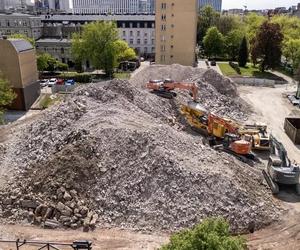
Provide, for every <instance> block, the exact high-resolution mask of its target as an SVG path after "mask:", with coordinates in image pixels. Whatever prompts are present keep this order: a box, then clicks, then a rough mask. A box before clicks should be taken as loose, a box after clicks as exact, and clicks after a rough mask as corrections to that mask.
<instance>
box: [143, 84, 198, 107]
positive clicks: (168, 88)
mask: <svg viewBox="0 0 300 250" xmlns="http://www.w3.org/2000/svg"><path fill="white" fill-rule="evenodd" d="M146 87H147V88H148V89H151V90H152V93H154V94H156V95H158V96H161V97H164V98H168V99H172V98H173V97H176V96H177V94H176V93H175V92H173V90H175V89H186V90H189V91H190V92H191V95H192V97H193V100H194V102H197V98H198V86H197V84H196V83H183V82H175V81H173V80H171V79H166V80H164V81H163V80H152V81H149V82H148V83H147V85H146Z"/></svg>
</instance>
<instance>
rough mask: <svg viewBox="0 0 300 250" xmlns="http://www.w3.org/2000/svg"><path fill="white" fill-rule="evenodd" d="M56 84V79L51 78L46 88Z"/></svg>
mask: <svg viewBox="0 0 300 250" xmlns="http://www.w3.org/2000/svg"><path fill="white" fill-rule="evenodd" d="M56 82H57V79H56V78H51V79H50V80H49V83H48V87H52V86H53V85H55V84H56Z"/></svg>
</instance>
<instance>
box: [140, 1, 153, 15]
mask: <svg viewBox="0 0 300 250" xmlns="http://www.w3.org/2000/svg"><path fill="white" fill-rule="evenodd" d="M139 13H147V14H154V13H155V0H139Z"/></svg>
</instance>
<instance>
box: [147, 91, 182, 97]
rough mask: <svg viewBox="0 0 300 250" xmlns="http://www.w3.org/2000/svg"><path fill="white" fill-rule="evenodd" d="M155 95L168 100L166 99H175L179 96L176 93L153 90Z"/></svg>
mask: <svg viewBox="0 0 300 250" xmlns="http://www.w3.org/2000/svg"><path fill="white" fill-rule="evenodd" d="M152 93H153V94H155V95H157V96H160V97H163V98H166V99H173V98H174V97H176V96H177V94H176V93H174V92H171V91H164V90H163V91H160V90H153V91H152Z"/></svg>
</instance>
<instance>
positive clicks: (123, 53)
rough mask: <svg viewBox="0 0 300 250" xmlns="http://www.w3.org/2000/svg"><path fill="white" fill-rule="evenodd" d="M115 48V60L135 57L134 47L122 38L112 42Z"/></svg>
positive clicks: (119, 60)
mask: <svg viewBox="0 0 300 250" xmlns="http://www.w3.org/2000/svg"><path fill="white" fill-rule="evenodd" d="M114 47H115V50H116V51H117V61H118V62H121V61H128V60H132V59H134V58H136V53H135V51H134V49H132V48H130V47H129V46H128V43H127V42H125V41H123V40H117V41H116V42H115V43H114Z"/></svg>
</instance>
